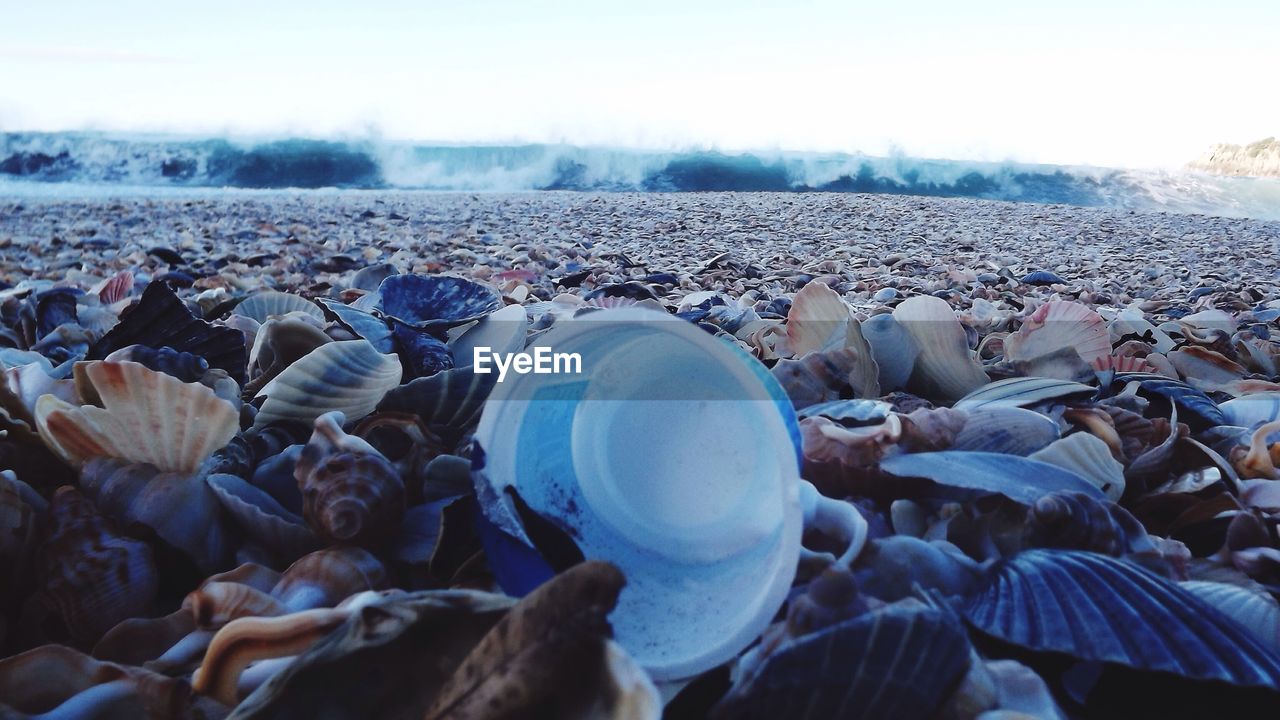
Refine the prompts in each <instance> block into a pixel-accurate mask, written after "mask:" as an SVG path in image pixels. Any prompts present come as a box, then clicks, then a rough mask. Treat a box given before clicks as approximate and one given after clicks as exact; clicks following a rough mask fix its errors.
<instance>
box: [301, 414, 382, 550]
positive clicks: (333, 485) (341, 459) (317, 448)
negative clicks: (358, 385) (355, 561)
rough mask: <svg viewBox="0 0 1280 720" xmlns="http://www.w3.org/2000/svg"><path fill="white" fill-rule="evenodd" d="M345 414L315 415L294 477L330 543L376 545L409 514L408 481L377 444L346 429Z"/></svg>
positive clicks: (308, 514) (309, 514)
mask: <svg viewBox="0 0 1280 720" xmlns="http://www.w3.org/2000/svg"><path fill="white" fill-rule="evenodd" d="M342 421H343V417H342V413H338V412H333V413H326V414H324V415H321V416H320V417H318V418H316V422H315V432H314V433H313V434H312V436H311V441H310V442H308V443H307V445H306V447H304V448H303V449H302V456H301V457H300V458H299V459H298V464H297V467H296V468H295V469H294V478H295V479H296V480H297V481H298V488H299V489H301V490H302V513H303V516H304V517H305V518H306V519H307V524H308V525H310V526H311V528H312V529H313V530H314V531H315V532H316V534H317V535H319V536H320V538H321V539H322V540H324V541H325V542H327V543H330V544H337V543H350V544H353V545H361V546H365V547H377V546H379V545H382V544H384V543H385V542H386V541H387V540H389V539H390V537H391V535H392V534H393V533H395V532H396V531H397V530H398V529H399V527H400V520H401V518H402V517H403V516H404V509H405V500H404V494H405V493H404V483H403V482H402V481H401V479H400V475H399V473H397V472H396V469H395V468H394V467H392V466H391V463H390V462H388V461H387V459H386V458H385V457H383V456H382V454H381V453H379V452H378V451H377V450H375V449H374V448H373V446H372V445H370V444H369V443H367V442H365V441H364V440H362V439H360V438H358V437H355V436H352V435H347V434H346V433H344V432H342Z"/></svg>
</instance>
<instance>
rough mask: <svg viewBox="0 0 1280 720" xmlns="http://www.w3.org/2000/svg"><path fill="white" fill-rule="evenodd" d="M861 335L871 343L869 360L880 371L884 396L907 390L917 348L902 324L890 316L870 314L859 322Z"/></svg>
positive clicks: (881, 388) (881, 389)
mask: <svg viewBox="0 0 1280 720" xmlns="http://www.w3.org/2000/svg"><path fill="white" fill-rule="evenodd" d="M862 336H863V337H865V338H866V339H867V342H868V343H870V345H871V354H872V357H873V358H874V359H875V361H876V367H877V368H879V371H880V373H879V379H880V391H881V392H886V393H887V392H892V391H894V390H901V389H902V388H904V387H906V385H907V380H908V379H909V378H910V377H911V372H912V371H913V370H914V369H915V364H916V358H917V357H919V355H920V348H919V346H917V345H916V341H915V340H913V339H912V338H911V334H910V333H908V332H907V329H906V328H904V327H903V326H902V323H900V322H898V321H897V320H895V319H894V318H893V315H892V314H890V313H884V314H881V315H873V316H871V317H869V318H867V319H866V320H864V321H863V322H862Z"/></svg>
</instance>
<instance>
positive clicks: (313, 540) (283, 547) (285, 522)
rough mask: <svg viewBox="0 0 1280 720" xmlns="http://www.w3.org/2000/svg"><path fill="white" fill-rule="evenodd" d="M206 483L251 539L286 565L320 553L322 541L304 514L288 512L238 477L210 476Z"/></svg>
mask: <svg viewBox="0 0 1280 720" xmlns="http://www.w3.org/2000/svg"><path fill="white" fill-rule="evenodd" d="M205 482H206V483H207V484H208V485H209V487H210V489H211V490H213V493H214V495H216V496H217V498H218V500H219V501H220V502H221V503H222V507H223V508H225V509H226V511H227V513H228V514H229V515H230V516H231V517H233V518H234V519H235V521H236V523H237V524H239V526H240V528H241V529H242V530H243V531H244V533H245V535H247V536H248V537H249V539H251V540H253V541H254V542H255V543H257V544H258V545H260V546H262V547H264V548H267V549H269V550H270V551H272V552H273V553H275V554H276V555H277V556H279V557H280V558H281V559H283V560H284V561H285V562H292V561H293V560H296V559H298V558H300V557H302V556H303V555H305V554H307V553H309V552H312V551H313V550H317V549H319V547H320V539H319V538H317V537H316V536H315V533H313V532H312V531H311V528H309V527H307V524H306V522H305V521H304V520H303V519H302V516H301V515H296V514H294V513H292V512H289V511H288V510H286V509H285V508H284V507H283V506H281V505H280V503H278V502H276V500H275V499H274V498H272V497H271V496H270V495H268V494H267V493H265V492H263V491H262V490H260V489H258V488H256V487H254V486H253V485H250V484H249V483H247V482H245V481H244V480H243V479H242V478H239V477H236V476H235V475H225V474H216V475H210V476H209V477H208V478H207V479H206V480H205Z"/></svg>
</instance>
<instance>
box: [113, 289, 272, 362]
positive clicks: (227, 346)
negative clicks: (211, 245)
mask: <svg viewBox="0 0 1280 720" xmlns="http://www.w3.org/2000/svg"><path fill="white" fill-rule="evenodd" d="M130 345H146V346H148V347H154V348H159V347H170V348H173V349H174V350H178V351H180V352H188V353H191V354H193V355H199V356H200V357H203V358H204V359H205V360H206V361H207V362H208V363H209V367H214V368H220V369H222V370H226V371H227V374H228V375H230V376H231V377H232V378H234V379H235V380H236V382H239V383H243V382H244V371H245V366H247V365H248V350H247V349H246V348H245V344H244V333H242V332H240V331H239V330H233V329H231V328H229V327H224V326H221V325H214V324H212V323H208V322H205V321H204V320H201V319H200V318H197V317H196V316H195V315H192V314H191V311H190V310H188V309H187V306H186V305H184V304H183V302H182V301H181V300H179V299H178V296H177V295H176V294H174V292H173V290H171V289H169V286H168V285H166V284H165V283H163V282H161V281H158V280H157V281H153V282H152V283H151V284H150V285H148V286H147V289H146V290H144V291H143V292H142V297H141V299H139V300H138V303H137V304H136V305H134V306H133V307H132V308H131V309H129V310H128V311H126V312H125V313H124V314H123V315H122V316H121V317H120V322H119V324H117V325H116V326H115V327H114V328H112V329H111V331H110V332H108V333H107V334H106V335H104V336H103V337H102V339H101V340H99V341H98V342H97V343H96V344H94V346H93V348H92V349H91V350H90V351H89V355H88V359H89V360H99V359H102V358H105V357H106V356H107V355H109V354H111V353H113V352H115V351H116V350H119V349H120V348H124V347H128V346H130Z"/></svg>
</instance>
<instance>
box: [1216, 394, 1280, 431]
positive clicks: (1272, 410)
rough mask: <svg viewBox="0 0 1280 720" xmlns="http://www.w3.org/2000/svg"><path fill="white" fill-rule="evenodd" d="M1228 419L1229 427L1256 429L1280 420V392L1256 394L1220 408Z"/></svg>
mask: <svg viewBox="0 0 1280 720" xmlns="http://www.w3.org/2000/svg"><path fill="white" fill-rule="evenodd" d="M1218 407H1219V408H1221V409H1222V414H1223V415H1225V416H1226V418H1227V424H1228V425H1238V426H1240V427H1246V428H1254V427H1257V426H1259V425H1263V424H1266V423H1269V422H1274V421H1276V420H1280V392H1268V393H1255V394H1253V395H1245V396H1244V397H1238V398H1236V399H1234V400H1228V401H1226V402H1224V403H1222V404H1221V405H1219V406H1218Z"/></svg>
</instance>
